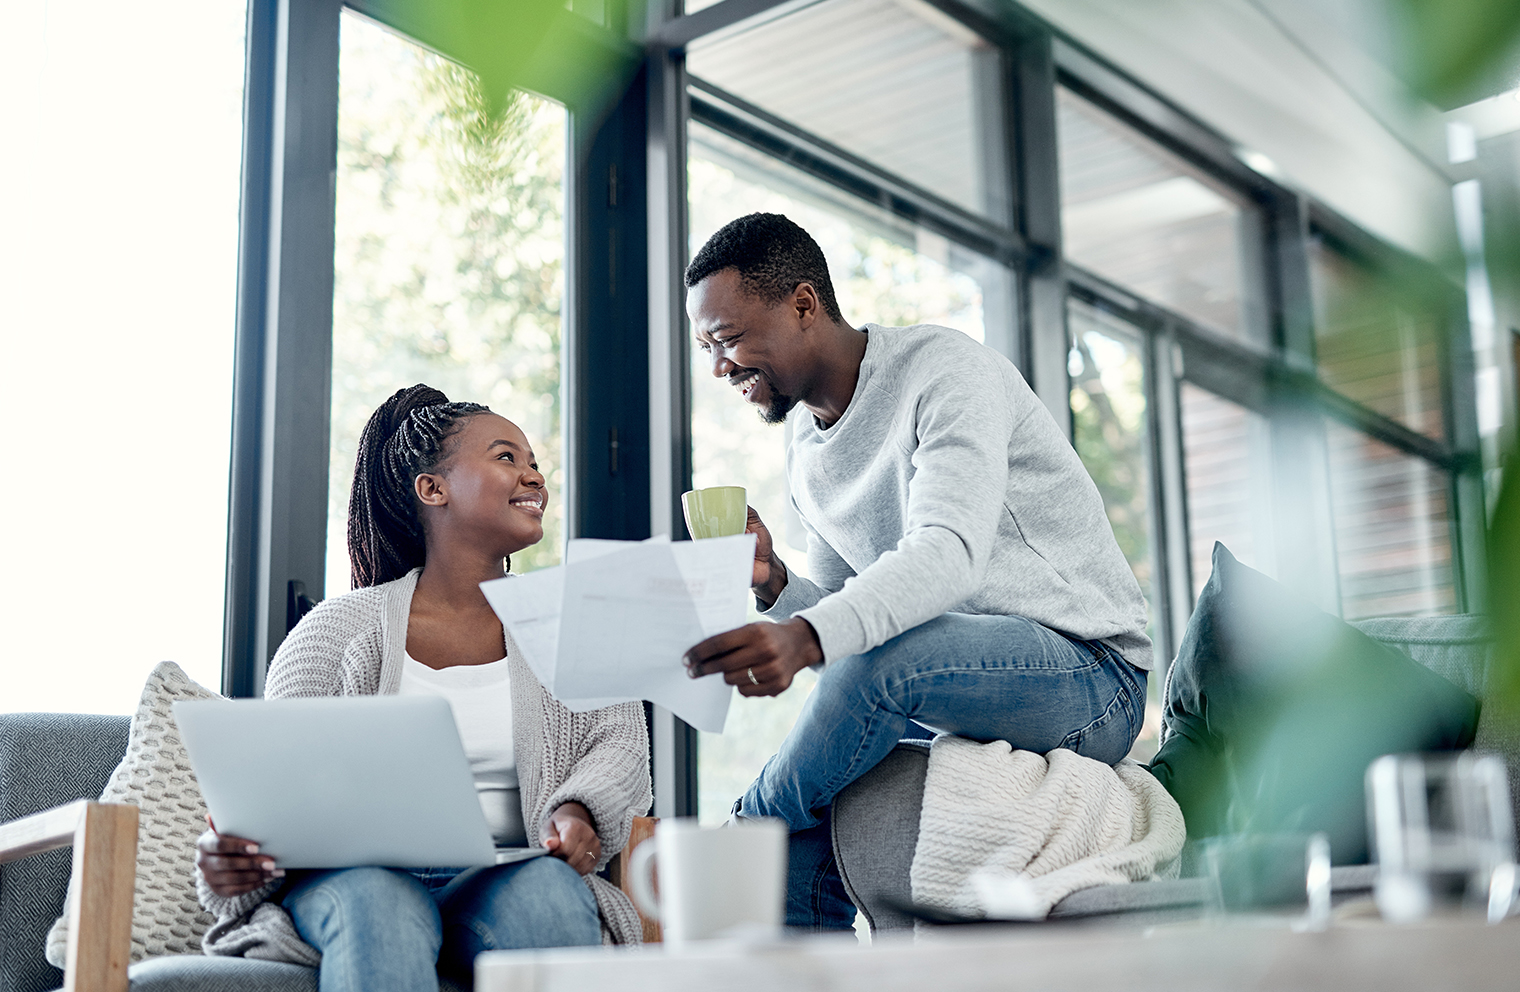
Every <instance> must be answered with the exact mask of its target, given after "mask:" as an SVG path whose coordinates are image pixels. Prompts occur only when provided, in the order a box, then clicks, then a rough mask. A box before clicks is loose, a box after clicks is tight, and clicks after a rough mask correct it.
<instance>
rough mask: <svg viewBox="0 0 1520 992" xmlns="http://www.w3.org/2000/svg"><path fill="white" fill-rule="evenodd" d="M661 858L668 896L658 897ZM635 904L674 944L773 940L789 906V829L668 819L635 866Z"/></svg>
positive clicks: (768, 823)
mask: <svg viewBox="0 0 1520 992" xmlns="http://www.w3.org/2000/svg"><path fill="white" fill-rule="evenodd" d="M656 860H658V863H659V871H660V892H659V895H658V896H657V895H655V891H654V869H655V863H656ZM628 877H629V880H630V881H631V882H632V885H633V897H634V901H635V902H637V903H638V904H639V909H640V910H642V911H643V913H644V915H645V916H649V917H653V918H655V919H658V920H659V921H660V926H661V927H662V928H663V930H664V936H665V942H666V943H667V944H670V945H672V946H677V945H680V944H684V943H685V942H687V941H691V940H705V939H708V938H712V937H721V936H725V935H727V934H731V933H747V934H756V935H761V936H773V935H775V934H777V933H779V932H780V930H781V924H782V921H783V919H784V914H785V908H786V824H785V823H783V822H782V821H781V820H770V819H748V820H740V821H738V822H737V823H735V824H733V825H731V826H727V827H701V826H698V824H697V821H696V820H694V819H679V820H661V821H660V823H659V825H658V826H656V827H655V832H654V837H653V838H652V839H650V840H646V841H645V842H644V843H642V844H640V845H639V846H638V847H637V848H635V849H634V852H633V858H632V859H631V861H630V863H629V866H628Z"/></svg>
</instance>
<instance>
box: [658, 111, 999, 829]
mask: <svg viewBox="0 0 1520 992" xmlns="http://www.w3.org/2000/svg"><path fill="white" fill-rule="evenodd" d="M688 171H689V178H688V183H689V197H690V208H689V209H690V213H689V217H690V235H691V243H690V250H691V252H693V253H695V252H696V251H697V250H698V249H699V248H701V246H702V245H703V243H705V242H706V240H707V239H708V238H709V237H710V236H711V235H712V234H713V233H714V232H715V231H717V229H718V228H720V227H722V226H723V225H724V224H726V223H728V222H729V221H730V220H733V219H734V218H735V217H740V216H743V215H744V214H747V213H751V212H754V211H766V212H773V213H784V214H786V215H787V216H788V217H790V218H791V219H792V220H794V221H796V222H797V223H798V224H800V225H801V226H802V227H803V228H805V229H806V230H807V231H808V232H809V233H810V234H811V235H812V236H813V237H814V238H815V239H816V240H817V241H818V243H819V245H820V247H821V248H822V249H823V252H824V255H825V256H826V257H827V259H828V262H829V272H830V276H831V278H832V280H833V283H834V289H835V294H836V296H837V297H838V300H839V305H840V308H841V310H842V311H843V313H844V318H845V320H846V321H847V322H849V323H851V324H853V325H855V326H857V327H858V326H860V325H861V324H863V323H867V322H869V323H878V324H885V325H904V324H914V323H926V322H927V323H936V324H943V325H946V326H949V327H954V328H957V329H959V330H962V331H964V332H966V333H967V334H969V335H970V336H972V337H974V338H976V339H978V340H981V339H982V338H983V335H984V333H985V329H986V326H987V323H988V322H989V321H1008V320H1011V319H1012V313H1011V306H1010V305H1009V304H1008V303H1007V299H1008V295H1007V294H1008V290H1007V288H1006V287H1007V281H1008V273H1007V271H1006V270H1005V269H1003V268H1002V267H1001V266H998V265H996V264H995V263H992V262H991V261H989V260H987V259H984V258H981V257H979V256H975V255H973V254H971V253H969V252H966V251H965V250H964V249H961V248H959V247H958V246H955V245H953V244H951V243H948V242H946V241H945V240H944V239H942V238H937V237H934V236H932V235H930V234H929V233H928V232H923V231H921V230H919V229H916V228H914V227H913V226H912V225H907V224H904V223H903V222H902V221H900V220H898V219H896V218H893V217H891V216H890V215H888V214H885V213H878V212H876V211H874V210H872V209H871V208H870V207H869V206H868V205H867V204H864V203H860V202H858V201H854V200H851V199H849V198H848V197H846V196H844V195H843V194H841V193H838V192H837V191H833V190H831V189H830V188H828V187H826V186H824V185H823V184H820V183H816V182H815V181H813V180H811V179H810V178H809V177H807V176H805V175H803V174H802V173H799V172H797V171H796V170H794V169H791V168H789V167H787V166H784V165H782V164H781V163H779V162H776V161H775V160H773V159H769V158H767V157H764V156H762V155H759V154H758V153H755V152H752V151H751V150H749V149H747V148H745V147H744V146H742V145H740V144H739V143H737V142H735V141H733V140H731V139H729V138H727V137H725V136H723V135H721V134H719V133H718V132H716V131H714V130H712V129H711V128H708V127H705V126H703V125H701V124H692V125H691V128H690V166H689V170H688ZM691 380H692V466H693V472H692V479H693V484H694V485H696V486H698V487H705V486H719V485H740V486H744V487H745V489H746V490H748V497H749V502H750V505H751V506H753V507H754V508H755V509H756V511H757V512H759V514H760V516H761V517H762V519H764V520H765V521H766V523H767V525H768V526H769V527H770V529H771V532H772V534H773V535H774V536H775V539H776V541H777V546H778V550H779V553H780V554H781V556H782V558H783V560H785V561H786V563H787V567H788V568H789V569H791V570H793V571H794V572H796V573H797V574H800V575H806V574H807V539H806V535H805V533H804V532H803V529H802V522H801V520H799V519H798V518H797V516H796V513H795V511H793V510H792V509H791V501H790V498H789V496H788V495H787V490H786V479H785V472H784V458H785V453H786V445H787V442H788V440H789V439H790V436H791V429H790V425H779V426H770V425H767V424H764V423H762V422H761V421H760V419H759V417H758V416H757V415H756V413H755V411H754V409H753V408H751V407H750V406H749V405H747V404H745V403H743V402H742V401H741V400H740V399H739V397H738V396H737V395H736V394H735V393H734V391H733V389H732V388H731V387H729V386H726V385H724V384H723V383H722V382H720V381H719V380H717V379H715V378H713V376H712V368H711V365H710V364H709V361H708V356H707V355H706V354H705V353H704V352H702V351H700V350H698V349H693V352H692V367H691ZM806 415H807V413H806V411H805V410H803V409H802V408H801V407H798V408H797V409H796V410H795V411H793V417H797V416H806ZM813 678H814V676H813V674H812V673H811V672H807V671H804V672H803V673H802V674H801V675H800V676H799V677H798V679H797V680H796V681H795V682H794V683H793V685H792V688H791V689H789V690H788V691H787V692H785V693H782V694H781V695H780V696H777V697H774V698H769V699H744V698H738V697H736V698H735V701H734V705H733V708H732V709H731V710H730V711H729V717H728V725H727V727H726V729H725V732H724V733H723V734H722V735H717V734H703V735H702V736H701V739H700V742H699V745H698V765H699V769H698V776H699V778H698V795H699V806H700V816H701V819H702V820H703V821H704V822H709V823H721V822H722V821H723V820H724V819H726V818H727V816H728V811H729V806H730V805H731V804H732V803H733V801H734V799H735V798H737V797H738V796H739V795H740V794H742V793H743V791H744V789H745V788H746V787H748V785H749V783H750V782H751V781H753V780H754V777H755V775H756V774H758V773H759V771H760V768H761V767H762V766H763V765H764V764H765V761H766V759H767V758H769V757H770V756H771V755H772V754H774V753H775V752H776V748H777V746H778V745H779V744H780V743H781V740H782V738H783V737H785V736H786V733H787V731H788V730H790V729H791V726H792V724H793V723H794V722H795V721H796V718H797V714H798V713H799V712H800V711H801V708H802V704H803V703H804V702H805V701H806V699H807V693H808V691H809V690H810V689H811V687H812V684H813Z"/></svg>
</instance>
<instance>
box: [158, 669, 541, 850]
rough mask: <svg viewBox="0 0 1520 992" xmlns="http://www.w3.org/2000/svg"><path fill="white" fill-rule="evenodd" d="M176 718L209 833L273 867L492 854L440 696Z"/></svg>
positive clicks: (189, 713)
mask: <svg viewBox="0 0 1520 992" xmlns="http://www.w3.org/2000/svg"><path fill="white" fill-rule="evenodd" d="M174 720H175V722H176V723H177V724H178V725H179V730H180V735H181V737H182V738H183V739H184V742H185V747H186V749H187V750H188V751H189V752H190V764H191V766H192V767H193V768H194V769H195V777H196V779H197V780H198V781H199V782H200V787H201V794H202V795H203V796H205V798H206V806H207V807H208V808H209V809H210V810H211V817H212V819H213V820H214V821H215V823H216V828H217V830H219V831H220V832H222V833H225V834H231V835H233V836H235V837H246V838H248V839H249V840H253V841H257V842H258V844H259V850H260V852H261V853H263V854H268V855H269V856H270V857H272V858H274V860H275V864H277V865H278V866H279V867H281V868H351V867H355V866H358V865H387V866H393V867H398V868H428V867H433V868H443V867H449V868H464V867H470V866H474V865H492V864H500V863H503V862H506V861H516V860H521V859H525V858H531V857H536V856H538V855H540V854H544V853H547V852H546V851H545V850H544V849H543V848H541V847H526V848H523V847H519V848H502V849H498V848H497V847H496V846H495V844H494V843H493V842H492V839H491V831H490V828H489V827H488V826H487V825H486V817H485V813H483V812H482V811H481V808H480V801H479V799H478V798H476V793H475V783H474V779H473V778H472V777H471V775H470V763H469V760H468V759H467V758H466V757H465V754H464V746H463V745H462V744H461V743H460V740H459V731H458V729H457V728H456V727H455V725H454V714H453V711H452V710H450V708H449V704H448V701H447V700H445V699H442V698H439V697H436V696H341V697H328V698H321V699H204V700H185V701H182V702H177V703H175V704H174Z"/></svg>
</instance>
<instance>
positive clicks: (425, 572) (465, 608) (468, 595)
mask: <svg viewBox="0 0 1520 992" xmlns="http://www.w3.org/2000/svg"><path fill="white" fill-rule="evenodd" d="M505 574H506V568H505V567H504V566H503V559H502V558H500V557H494V556H492V555H489V554H482V553H480V552H479V551H477V550H475V549H468V550H466V549H457V548H449V547H447V546H445V547H441V548H434V547H432V546H431V545H430V546H429V547H428V554H427V564H426V565H425V566H424V567H423V569H422V574H421V575H419V576H418V577H417V591H416V593H414V594H413V595H414V596H417V597H421V598H422V599H423V600H424V601H425V602H427V603H428V605H429V606H432V607H434V608H442V609H446V610H452V611H458V612H475V611H478V610H481V609H486V610H489V609H490V605H489V604H488V603H487V602H486V597H485V593H483V592H481V591H480V584H481V583H482V582H489V581H490V580H492V579H499V578H501V577H502V576H503V575H505Z"/></svg>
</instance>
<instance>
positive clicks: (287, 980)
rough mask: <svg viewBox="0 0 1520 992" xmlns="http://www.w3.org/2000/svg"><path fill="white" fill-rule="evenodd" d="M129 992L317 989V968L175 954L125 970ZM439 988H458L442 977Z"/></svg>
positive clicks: (444, 991) (302, 991) (314, 991)
mask: <svg viewBox="0 0 1520 992" xmlns="http://www.w3.org/2000/svg"><path fill="white" fill-rule="evenodd" d="M127 978H128V981H129V985H130V988H131V992H317V970H316V969H315V968H306V967H303V966H301V965H298V964H284V963H282V962H278V961H250V960H248V959H247V958H213V957H206V956H204V955H201V954H178V955H170V956H167V957H161V958H150V959H149V960H147V961H143V962H141V963H139V964H134V965H133V966H132V967H131V968H130V969H128V971H127ZM439 992H461V989H460V987H459V986H458V985H455V984H454V983H453V982H451V981H449V980H447V979H442V980H440V983H439Z"/></svg>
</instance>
